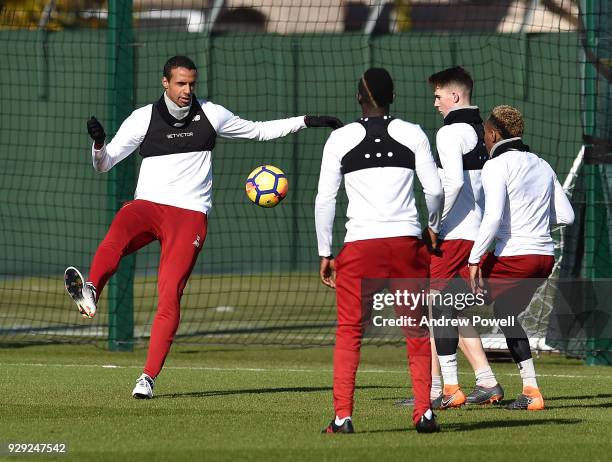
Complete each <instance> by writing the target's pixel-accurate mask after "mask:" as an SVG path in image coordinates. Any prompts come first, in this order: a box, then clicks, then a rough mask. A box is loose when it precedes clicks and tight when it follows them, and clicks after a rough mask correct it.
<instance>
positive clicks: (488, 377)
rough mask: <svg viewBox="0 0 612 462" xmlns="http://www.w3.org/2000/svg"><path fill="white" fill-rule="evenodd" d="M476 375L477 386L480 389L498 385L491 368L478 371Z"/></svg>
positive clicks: (475, 372)
mask: <svg viewBox="0 0 612 462" xmlns="http://www.w3.org/2000/svg"><path fill="white" fill-rule="evenodd" d="M474 375H476V385H478V386H480V387H485V388H491V387H494V386H495V385H497V380H496V379H495V374H494V373H493V371H492V370H491V366H487V367H483V368H481V369H476V370H475V371H474Z"/></svg>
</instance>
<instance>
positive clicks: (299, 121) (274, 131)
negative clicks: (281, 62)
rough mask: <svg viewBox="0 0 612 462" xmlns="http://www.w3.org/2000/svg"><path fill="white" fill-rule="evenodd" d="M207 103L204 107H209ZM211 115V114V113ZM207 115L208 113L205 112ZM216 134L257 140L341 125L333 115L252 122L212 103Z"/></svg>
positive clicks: (212, 120)
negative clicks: (310, 128)
mask: <svg viewBox="0 0 612 462" xmlns="http://www.w3.org/2000/svg"><path fill="white" fill-rule="evenodd" d="M209 104H212V103H208V104H206V105H205V109H209V108H208V107H206V106H208V105H209ZM211 115H212V114H211ZM207 116H208V113H207ZM209 119H211V123H212V124H213V127H215V130H216V132H217V134H218V135H219V136H221V137H224V138H241V139H249V140H257V141H267V140H273V139H275V138H281V137H283V136H286V135H289V134H290V133H295V132H297V131H299V130H302V129H303V128H306V127H324V126H327V127H333V128H338V127H341V126H342V122H340V121H339V120H338V119H336V118H335V117H327V116H322V117H318V116H299V117H290V118H287V119H278V120H269V121H266V122H253V121H251V120H246V119H241V118H240V117H238V116H236V115H234V114H232V113H231V112H230V111H228V110H227V109H225V108H224V107H223V106H219V105H218V104H215V105H214V115H212V117H209Z"/></svg>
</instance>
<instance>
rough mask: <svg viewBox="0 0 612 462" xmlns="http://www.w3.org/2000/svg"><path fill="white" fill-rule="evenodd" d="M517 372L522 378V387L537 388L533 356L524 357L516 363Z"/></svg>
mask: <svg viewBox="0 0 612 462" xmlns="http://www.w3.org/2000/svg"><path fill="white" fill-rule="evenodd" d="M518 368H519V372H520V373H521V378H522V379H523V388H525V387H533V388H538V382H537V381H536V373H535V367H534V366H533V358H529V359H526V360H525V361H521V362H520V363H518Z"/></svg>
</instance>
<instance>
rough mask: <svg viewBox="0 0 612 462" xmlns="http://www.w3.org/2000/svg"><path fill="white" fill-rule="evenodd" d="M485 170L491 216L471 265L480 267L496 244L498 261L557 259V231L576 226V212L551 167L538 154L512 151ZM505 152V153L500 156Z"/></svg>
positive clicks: (485, 221) (480, 233) (483, 226)
mask: <svg viewBox="0 0 612 462" xmlns="http://www.w3.org/2000/svg"><path fill="white" fill-rule="evenodd" d="M516 141H519V142H520V138H510V139H506V140H502V141H500V142H499V143H497V144H496V145H495V146H493V149H492V150H491V156H492V157H493V158H492V159H491V160H489V161H487V163H486V164H485V166H484V168H483V170H482V185H483V188H484V194H485V211H484V216H483V218H482V224H481V225H480V229H479V231H478V237H477V238H476V242H475V243H474V247H473V248H472V252H471V254H470V258H469V262H470V263H478V262H479V261H480V258H481V257H482V256H483V255H484V253H485V252H486V251H487V249H488V247H489V245H490V244H491V243H492V242H493V240H494V239H495V241H496V245H495V255H497V256H511V255H533V254H535V255H554V241H553V239H552V237H551V236H550V227H551V226H552V225H557V224H564V225H569V224H572V223H573V222H574V210H573V209H572V205H571V204H570V202H569V200H568V199H567V196H566V195H565V192H564V191H563V187H562V186H561V184H559V181H558V180H557V176H556V175H555V172H554V171H553V169H552V168H551V167H550V165H549V164H548V163H547V162H546V161H545V160H543V159H541V158H539V157H538V156H536V155H535V154H532V153H531V152H526V151H519V150H509V151H506V152H503V153H502V154H499V155H498V156H496V155H495V151H496V150H498V149H500V148H502V149H503V148H504V146H503V145H504V144H506V143H510V142H516ZM498 152H499V151H498Z"/></svg>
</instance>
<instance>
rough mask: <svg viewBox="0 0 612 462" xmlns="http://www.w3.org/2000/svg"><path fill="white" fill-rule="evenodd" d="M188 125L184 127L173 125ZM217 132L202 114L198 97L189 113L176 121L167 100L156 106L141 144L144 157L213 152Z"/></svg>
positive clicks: (194, 99)
mask: <svg viewBox="0 0 612 462" xmlns="http://www.w3.org/2000/svg"><path fill="white" fill-rule="evenodd" d="M178 122H185V125H183V126H182V127H175V126H174V124H175V123H178ZM216 139H217V133H216V132H215V129H214V128H213V126H212V125H211V123H210V121H209V120H208V118H207V117H206V115H205V114H204V111H202V106H201V105H200V103H198V100H197V98H196V97H195V95H193V97H192V103H191V108H190V109H189V114H187V117H185V118H184V119H182V120H177V119H175V118H174V117H172V115H171V114H170V113H169V112H168V108H167V107H166V103H165V101H164V97H163V95H162V97H161V98H160V99H159V100H158V101H157V102H156V103H154V104H153V109H152V110H151V121H150V123H149V128H148V130H147V134H146V135H145V137H144V140H143V141H142V143H141V145H140V155H141V156H142V157H153V156H166V155H168V154H180V153H183V152H198V151H212V149H213V148H214V147H215V141H216Z"/></svg>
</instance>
